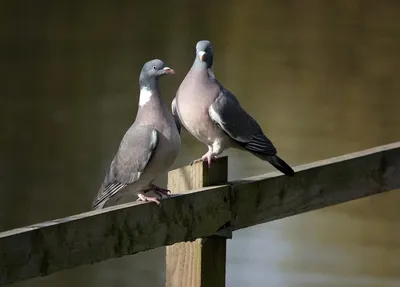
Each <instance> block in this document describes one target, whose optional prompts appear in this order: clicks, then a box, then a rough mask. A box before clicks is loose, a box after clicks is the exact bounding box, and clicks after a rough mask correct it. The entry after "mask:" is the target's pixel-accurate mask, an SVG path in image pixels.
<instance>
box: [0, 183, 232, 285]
mask: <svg viewBox="0 0 400 287" xmlns="http://www.w3.org/2000/svg"><path fill="white" fill-rule="evenodd" d="M224 199H225V200H224ZM133 205H136V206H133ZM230 218H231V212H230V204H229V186H219V187H218V186H217V187H212V188H208V189H207V190H204V189H203V190H202V189H200V190H197V191H195V192H193V193H191V194H187V195H185V196H176V197H173V198H171V199H166V200H164V201H162V204H161V205H160V206H158V205H156V204H154V203H142V204H135V203H129V204H124V205H119V206H113V207H109V208H106V209H103V210H100V211H91V212H87V213H82V214H79V215H75V216H71V217H67V218H63V219H59V220H53V221H48V222H44V223H41V224H36V225H32V226H28V227H25V228H19V229H14V230H11V231H7V232H3V233H0V285H4V284H8V283H12V282H17V281H21V280H25V279H29V278H34V277H39V276H44V275H47V274H50V273H53V272H56V271H59V270H64V269H68V268H73V267H78V266H80V265H85V264H90V263H94V262H98V261H103V260H106V259H109V258H115V257H119V256H123V255H127V254H134V253H137V252H140V251H145V250H149V249H153V248H156V247H160V246H166V245H169V244H173V243H176V242H182V241H189V240H195V239H196V238H199V237H202V236H207V235H212V234H215V232H216V231H217V230H218V229H219V228H220V227H221V226H223V225H224V224H225V223H226V222H228V221H230Z"/></svg>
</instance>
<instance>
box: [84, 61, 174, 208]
mask: <svg viewBox="0 0 400 287" xmlns="http://www.w3.org/2000/svg"><path fill="white" fill-rule="evenodd" d="M173 73H174V71H173V70H172V69H170V68H169V67H165V64H164V63H163V62H162V61H161V60H158V59H156V60H152V61H149V62H147V63H146V64H145V65H144V66H143V68H142V71H141V74H140V78H139V84H140V91H141V92H140V100H139V109H138V113H137V116H136V119H135V122H134V123H133V124H132V126H131V127H130V128H129V129H128V130H127V132H126V133H125V135H124V137H123V138H122V141H121V143H120V145H119V149H118V151H117V153H116V154H115V156H114V158H113V160H112V162H111V164H110V167H109V168H108V170H107V173H106V176H105V179H104V181H103V184H102V185H101V187H100V190H99V192H98V194H97V196H96V198H95V199H94V201H93V203H92V208H93V209H99V208H103V207H104V206H105V205H106V204H107V205H111V204H115V203H117V202H118V200H119V199H120V198H121V197H122V196H124V195H126V194H128V193H129V194H134V195H138V196H139V200H151V201H155V202H158V200H157V199H156V198H152V197H146V196H145V195H144V193H145V192H146V191H148V190H150V189H152V190H154V191H155V192H156V193H157V194H160V193H162V194H165V193H166V191H167V190H165V189H162V188H159V187H157V186H155V185H154V184H153V181H154V180H155V179H157V177H158V176H159V175H161V174H162V173H164V172H166V171H167V170H168V169H169V167H170V166H171V165H172V164H173V162H174V161H175V158H176V157H177V155H178V153H179V149H180V144H181V142H180V136H179V133H178V130H177V127H176V125H175V121H174V118H173V116H172V114H171V113H170V111H169V110H168V106H167V105H166V104H165V103H164V101H163V100H162V98H161V95H160V90H159V87H158V79H159V77H160V76H162V75H165V74H173Z"/></svg>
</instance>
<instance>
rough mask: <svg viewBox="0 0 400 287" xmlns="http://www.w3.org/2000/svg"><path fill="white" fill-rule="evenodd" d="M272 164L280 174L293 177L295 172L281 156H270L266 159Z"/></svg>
mask: <svg viewBox="0 0 400 287" xmlns="http://www.w3.org/2000/svg"><path fill="white" fill-rule="evenodd" d="M265 160H267V161H268V162H269V163H270V164H272V165H273V166H274V167H275V168H276V169H277V170H279V171H280V172H282V173H284V174H286V175H288V176H293V175H294V170H293V169H292V168H291V167H290V166H289V165H288V164H287V163H286V162H285V161H284V160H283V159H281V158H280V157H279V156H277V155H270V156H268V157H266V158H265Z"/></svg>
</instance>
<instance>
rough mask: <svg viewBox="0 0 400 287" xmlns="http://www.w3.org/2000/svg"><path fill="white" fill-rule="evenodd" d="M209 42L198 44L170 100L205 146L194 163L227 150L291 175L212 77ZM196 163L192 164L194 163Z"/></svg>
mask: <svg viewBox="0 0 400 287" xmlns="http://www.w3.org/2000/svg"><path fill="white" fill-rule="evenodd" d="M213 59H214V55H213V52H212V48H211V43H210V42H209V41H205V40H204V41H199V42H198V43H197V45H196V58H195V60H194V63H193V66H192V68H191V69H190V71H189V72H188V74H187V75H186V77H185V79H184V80H183V81H182V83H181V85H180V87H179V89H178V91H177V93H176V97H175V99H174V100H173V105H172V113H173V115H174V117H175V118H176V119H178V121H179V125H183V126H184V127H185V128H186V129H187V130H188V131H189V132H190V133H191V134H192V135H193V136H194V137H196V138H197V139H198V140H199V141H201V142H203V143H204V144H206V145H207V146H208V152H207V153H206V154H205V155H203V156H202V158H201V159H198V160H207V161H208V163H209V164H210V163H211V160H212V159H214V158H215V157H216V156H218V155H219V154H221V153H222V152H223V151H224V150H225V149H228V148H230V147H233V148H239V149H242V150H246V151H249V152H250V153H252V154H254V155H255V156H257V157H259V158H260V159H262V160H265V161H268V162H269V163H270V164H272V165H273V166H274V167H275V168H277V169H278V170H280V171H281V172H283V173H285V174H286V175H290V176H292V175H293V174H294V171H293V169H292V168H291V167H290V166H289V165H288V164H287V163H286V162H285V161H283V160H282V159H281V158H279V157H278V155H277V150H276V148H275V146H274V145H273V143H272V142H271V141H270V140H269V139H268V138H267V137H266V136H265V134H264V132H263V131H262V129H261V127H260V126H259V124H258V123H257V122H256V120H255V119H254V118H252V117H251V116H250V115H249V114H248V113H247V112H246V111H245V110H244V109H243V107H242V106H241V105H240V103H239V101H238V100H237V98H236V97H235V96H234V95H233V94H232V93H231V92H230V91H228V90H227V89H225V88H224V87H223V85H222V84H221V83H220V82H219V81H218V80H217V79H216V78H215V76H214V73H213V71H212V65H213ZM198 160H196V161H198Z"/></svg>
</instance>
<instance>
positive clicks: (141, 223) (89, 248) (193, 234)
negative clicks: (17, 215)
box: [0, 142, 400, 287]
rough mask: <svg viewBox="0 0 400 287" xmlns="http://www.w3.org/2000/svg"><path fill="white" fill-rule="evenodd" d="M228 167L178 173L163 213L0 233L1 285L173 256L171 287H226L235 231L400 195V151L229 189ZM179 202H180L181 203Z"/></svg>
mask: <svg viewBox="0 0 400 287" xmlns="http://www.w3.org/2000/svg"><path fill="white" fill-rule="evenodd" d="M227 166H228V161H227V158H226V157H223V158H220V159H218V161H217V163H216V164H215V165H213V166H212V167H211V169H208V168H207V167H206V165H203V163H198V164H195V165H193V166H186V167H183V168H180V169H176V170H173V171H170V172H169V174H168V186H169V188H170V189H171V190H172V192H173V193H176V195H173V196H172V197H171V198H170V199H166V200H163V201H162V203H161V205H160V206H157V205H156V204H154V203H136V202H135V203H129V204H123V205H118V206H113V207H109V208H106V209H103V210H99V211H90V212H86V213H82V214H78V215H74V216H70V217H66V218H62V219H57V220H52V221H47V222H43V223H39V224H35V225H31V226H27V227H23V228H18V229H14V230H10V231H6V232H2V233H0V285H5V284H9V283H13V282H17V281H21V280H26V279H29V278H35V277H39V276H45V275H48V274H50V273H54V272H57V271H60V270H65V269H69V268H75V267H78V266H81V265H85V264H91V263H95V262H99V261H103V260H107V259H110V258H116V257H120V256H124V255H129V254H135V253H137V252H141V251H146V250H150V249H153V248H157V247H161V246H167V258H166V264H167V272H166V274H167V278H166V286H171V287H172V286H174V287H175V286H181V287H199V286H202V287H204V286H206V287H214V286H225V264H226V262H225V261H226V238H231V236H232V231H235V230H238V229H242V228H246V227H249V226H253V225H256V224H261V223H265V222H268V221H272V220H276V219H280V218H284V217H288V216H292V215H295V214H299V213H303V212H306V211H311V210H316V209H319V208H323V207H326V206H331V205H335V204H339V203H342V202H346V201H350V200H353V199H357V198H362V197H365V196H370V195H373V194H377V193H381V192H386V191H390V190H394V189H398V188H400V142H397V143H393V144H389V145H385V146H380V147H376V148H373V149H369V150H365V151H361V152H356V153H352V154H348V155H344V156H340V157H335V158H331V159H328V160H322V161H318V162H315V163H312V164H306V165H301V166H299V167H297V168H295V171H296V174H295V176H294V177H293V178H290V177H287V176H283V175H281V174H278V173H277V172H273V173H270V174H267V175H263V176H257V177H252V178H247V179H243V180H240V181H233V182H227V174H228V168H227ZM178 193H179V195H178Z"/></svg>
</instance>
